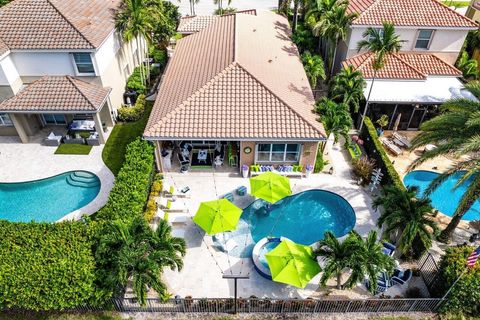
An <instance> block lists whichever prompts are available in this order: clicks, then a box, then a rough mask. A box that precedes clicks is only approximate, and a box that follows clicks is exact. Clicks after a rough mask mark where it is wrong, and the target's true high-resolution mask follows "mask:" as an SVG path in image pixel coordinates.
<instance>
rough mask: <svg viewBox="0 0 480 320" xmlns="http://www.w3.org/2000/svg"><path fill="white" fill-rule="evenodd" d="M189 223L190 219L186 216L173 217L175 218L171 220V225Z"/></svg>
mask: <svg viewBox="0 0 480 320" xmlns="http://www.w3.org/2000/svg"><path fill="white" fill-rule="evenodd" d="M187 221H188V217H187V216H184V215H173V217H171V218H170V222H171V224H172V225H173V224H186V223H187Z"/></svg>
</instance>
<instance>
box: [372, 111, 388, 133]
mask: <svg viewBox="0 0 480 320" xmlns="http://www.w3.org/2000/svg"><path fill="white" fill-rule="evenodd" d="M389 121H390V118H388V116H387V115H386V114H382V115H381V116H380V118H378V119H377V121H375V122H376V123H377V124H378V126H379V127H380V128H381V129H383V128H385V127H386V126H388V122H389Z"/></svg>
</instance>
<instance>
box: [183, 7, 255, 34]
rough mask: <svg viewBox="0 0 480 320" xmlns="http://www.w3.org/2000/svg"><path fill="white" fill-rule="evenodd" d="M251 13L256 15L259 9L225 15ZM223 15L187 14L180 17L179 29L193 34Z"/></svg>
mask: <svg viewBox="0 0 480 320" xmlns="http://www.w3.org/2000/svg"><path fill="white" fill-rule="evenodd" d="M239 13H243V14H251V15H254V16H256V15H257V11H256V10H255V9H251V10H243V11H237V12H235V13H228V14H225V15H223V16H229V15H233V14H239ZM220 17H221V16H216V15H211V16H187V17H182V18H180V23H179V25H178V28H177V31H178V32H180V33H184V34H191V33H195V32H198V31H200V30H203V29H205V28H206V27H208V26H209V25H210V24H211V23H212V22H214V21H216V20H217V19H218V18H220Z"/></svg>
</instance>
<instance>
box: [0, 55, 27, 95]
mask: <svg viewBox="0 0 480 320" xmlns="http://www.w3.org/2000/svg"><path fill="white" fill-rule="evenodd" d="M22 85H23V83H22V80H21V79H20V75H19V74H18V72H17V69H16V68H15V65H14V64H13V61H12V59H11V57H10V55H8V56H6V57H4V58H3V59H2V60H0V102H2V101H3V100H5V99H7V98H10V97H12V96H14V95H15V94H16V93H17V92H18V91H19V90H20V88H21V87H22Z"/></svg>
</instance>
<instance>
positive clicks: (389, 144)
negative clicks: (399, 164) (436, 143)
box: [380, 132, 412, 156]
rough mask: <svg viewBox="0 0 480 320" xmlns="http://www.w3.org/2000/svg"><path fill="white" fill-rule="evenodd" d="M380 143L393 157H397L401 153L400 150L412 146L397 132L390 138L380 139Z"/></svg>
mask: <svg viewBox="0 0 480 320" xmlns="http://www.w3.org/2000/svg"><path fill="white" fill-rule="evenodd" d="M380 141H381V142H382V144H383V145H384V146H385V148H387V150H388V151H390V152H391V153H392V154H394V155H395V156H399V155H401V154H402V153H403V150H402V148H405V149H408V148H410V147H411V146H412V145H411V143H410V141H408V139H407V137H405V136H403V135H401V134H400V133H398V132H394V133H393V135H392V137H391V138H387V137H382V138H380Z"/></svg>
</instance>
